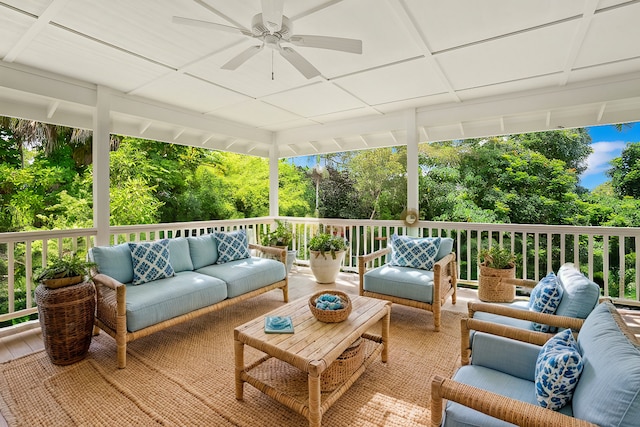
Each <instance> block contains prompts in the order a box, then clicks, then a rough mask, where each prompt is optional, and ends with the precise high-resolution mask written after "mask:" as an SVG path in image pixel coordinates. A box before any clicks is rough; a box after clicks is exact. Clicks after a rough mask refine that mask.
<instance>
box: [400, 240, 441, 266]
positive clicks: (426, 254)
mask: <svg viewBox="0 0 640 427" xmlns="http://www.w3.org/2000/svg"><path fill="white" fill-rule="evenodd" d="M440 240H441V238H440V237H424V238H416V237H408V236H398V235H397V234H394V235H392V236H391V261H390V262H389V264H390V265H397V266H398V267H413V268H419V269H422V270H431V269H433V264H434V263H435V260H436V256H437V255H438V249H439V248H440Z"/></svg>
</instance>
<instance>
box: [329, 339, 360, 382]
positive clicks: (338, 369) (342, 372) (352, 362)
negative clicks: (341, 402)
mask: <svg viewBox="0 0 640 427" xmlns="http://www.w3.org/2000/svg"><path fill="white" fill-rule="evenodd" d="M363 362H364V340H363V339H362V338H358V339H357V340H355V341H354V342H353V344H351V345H350V346H349V347H348V348H347V349H346V350H345V351H344V352H343V353H342V354H341V355H340V356H338V358H337V359H336V360H335V362H333V363H332V364H331V365H329V367H328V368H327V370H326V371H324V372H323V373H322V375H320V391H323V392H325V391H333V390H335V389H336V388H337V387H338V386H339V385H340V384H342V383H343V382H344V381H346V380H347V379H348V378H349V377H350V376H351V374H353V373H354V372H355V370H356V369H358V368H359V367H360V365H362V363H363Z"/></svg>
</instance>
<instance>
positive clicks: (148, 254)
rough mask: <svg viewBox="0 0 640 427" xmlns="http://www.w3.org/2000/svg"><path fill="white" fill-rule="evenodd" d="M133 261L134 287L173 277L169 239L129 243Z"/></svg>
mask: <svg viewBox="0 0 640 427" xmlns="http://www.w3.org/2000/svg"><path fill="white" fill-rule="evenodd" d="M129 249H130V250H131V259H132V261H133V281H132V283H133V284H134V285H141V284H143V283H147V282H152V281H154V280H156V279H164V278H165V277H171V276H173V274H174V272H173V267H172V266H171V261H170V259H169V258H170V257H169V239H162V240H158V241H157V242H143V243H129Z"/></svg>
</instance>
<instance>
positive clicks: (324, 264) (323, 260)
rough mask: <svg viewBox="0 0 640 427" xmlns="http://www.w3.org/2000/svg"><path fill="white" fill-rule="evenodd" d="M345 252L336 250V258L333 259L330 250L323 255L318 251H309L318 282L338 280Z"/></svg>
mask: <svg viewBox="0 0 640 427" xmlns="http://www.w3.org/2000/svg"><path fill="white" fill-rule="evenodd" d="M345 252H346V251H340V252H336V259H333V257H332V256H331V253H330V252H325V254H324V256H323V255H322V254H320V252H318V251H309V253H310V256H309V267H311V272H312V273H313V275H314V276H315V278H316V282H318V283H334V282H335V281H336V278H337V277H338V273H340V266H341V265H342V261H343V260H344V254H345Z"/></svg>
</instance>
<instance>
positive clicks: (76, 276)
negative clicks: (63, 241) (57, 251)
mask: <svg viewBox="0 0 640 427" xmlns="http://www.w3.org/2000/svg"><path fill="white" fill-rule="evenodd" d="M95 266H96V264H95V263H93V262H88V261H84V260H82V259H81V258H79V257H78V256H77V255H76V254H71V255H67V256H63V257H61V258H52V259H50V260H49V262H48V263H47V266H46V267H44V268H42V269H40V270H39V271H37V273H36V275H35V276H34V279H33V280H34V281H35V282H36V283H42V284H43V285H44V286H46V287H47V288H52V289H55V288H59V287H62V286H68V285H74V284H76V283H80V282H82V281H84V280H85V279H86V278H87V277H88V276H89V275H90V272H91V269H92V268H94V267H95Z"/></svg>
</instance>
